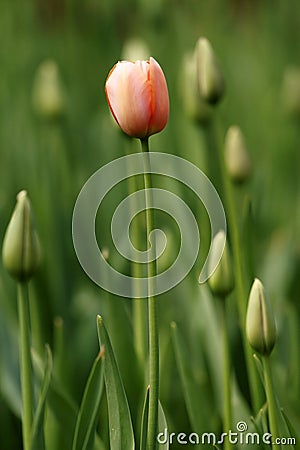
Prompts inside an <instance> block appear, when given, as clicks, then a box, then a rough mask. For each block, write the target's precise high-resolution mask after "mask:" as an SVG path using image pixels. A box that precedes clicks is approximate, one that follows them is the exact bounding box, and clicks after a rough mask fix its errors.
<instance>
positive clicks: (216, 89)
mask: <svg viewBox="0 0 300 450" xmlns="http://www.w3.org/2000/svg"><path fill="white" fill-rule="evenodd" d="M196 53H197V74H198V84H199V89H200V93H201V96H202V97H203V99H204V100H205V101H207V102H208V103H211V104H212V105H214V104H216V103H218V101H219V100H220V99H221V98H222V96H223V94H224V88H225V85H224V78H223V74H222V71H221V69H220V65H219V62H218V61H217V58H216V56H215V53H214V51H213V49H212V46H211V44H210V42H209V41H208V40H207V39H206V38H204V37H201V38H200V39H199V40H198V42H197V45H196Z"/></svg>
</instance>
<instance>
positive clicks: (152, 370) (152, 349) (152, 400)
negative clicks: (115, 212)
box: [141, 138, 159, 450]
mask: <svg viewBox="0 0 300 450" xmlns="http://www.w3.org/2000/svg"><path fill="white" fill-rule="evenodd" d="M141 143H142V150H143V152H144V153H145V155H146V158H145V167H144V184H145V198H146V224H147V238H149V235H150V233H151V231H152V230H154V214H153V208H152V205H153V201H152V193H151V188H152V177H151V172H150V159H149V142H148V138H146V139H143V140H141ZM155 251H156V249H155V242H154V241H152V248H151V251H150V257H149V261H148V264H147V268H148V273H147V276H148V321H149V385H150V390H149V414H148V433H147V442H148V449H149V450H155V448H156V436H157V423H158V392H159V346H158V323H157V305H156V298H155V296H154V283H153V277H154V276H155V275H156V273H157V270H156V258H155ZM153 256H154V257H153Z"/></svg>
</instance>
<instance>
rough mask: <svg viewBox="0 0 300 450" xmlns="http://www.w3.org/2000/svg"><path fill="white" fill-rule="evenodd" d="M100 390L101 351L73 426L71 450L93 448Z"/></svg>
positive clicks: (101, 377) (101, 378)
mask: <svg viewBox="0 0 300 450" xmlns="http://www.w3.org/2000/svg"><path fill="white" fill-rule="evenodd" d="M102 392H103V364H102V358H101V353H99V354H98V356H97V357H96V359H95V361H94V363H93V366H92V369H91V371H90V374H89V377H88V380H87V383H86V386H85V390H84V393H83V397H82V402H81V405H80V408H79V412H78V416H77V422H76V427H75V433H74V440H73V447H72V449H73V450H79V449H80V450H92V449H93V444H94V439H95V432H96V420H97V417H98V413H99V407H100V401H101V396H102Z"/></svg>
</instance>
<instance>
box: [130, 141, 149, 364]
mask: <svg viewBox="0 0 300 450" xmlns="http://www.w3.org/2000/svg"><path fill="white" fill-rule="evenodd" d="M128 140H129V139H128ZM130 144H131V139H130ZM131 149H132V146H131V145H130V150H131ZM130 153H131V152H129V151H128V152H127V154H130ZM127 183H128V192H129V194H133V193H135V192H136V191H137V190H138V188H139V183H138V182H137V179H136V177H129V178H128V181H127ZM135 206H136V205H135V200H134V196H132V197H130V208H131V212H132V213H134V212H135V210H136V208H135ZM140 225H141V223H140V220H139V217H135V219H134V220H133V221H132V224H131V231H132V233H131V236H132V243H133V245H134V247H135V248H137V249H139V248H140V243H141V239H140V238H141V229H140ZM131 275H132V289H133V297H134V298H133V305H132V306H133V309H132V316H133V340H134V347H135V351H136V355H137V359H138V364H139V367H140V369H141V370H143V368H144V367H145V362H146V355H147V340H148V336H147V305H146V302H145V301H144V299H141V298H140V292H139V287H138V286H139V285H138V283H136V282H135V279H137V278H140V277H141V276H142V275H143V274H142V267H141V264H140V263H137V262H135V261H132V262H131Z"/></svg>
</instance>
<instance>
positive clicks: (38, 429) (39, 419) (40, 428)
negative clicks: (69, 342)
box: [30, 345, 53, 450]
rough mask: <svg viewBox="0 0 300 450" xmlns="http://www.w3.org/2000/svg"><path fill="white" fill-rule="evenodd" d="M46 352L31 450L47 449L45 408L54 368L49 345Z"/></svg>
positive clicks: (33, 425) (32, 432)
mask: <svg viewBox="0 0 300 450" xmlns="http://www.w3.org/2000/svg"><path fill="white" fill-rule="evenodd" d="M45 351H46V362H45V368H44V376H43V380H42V384H41V391H40V395H39V400H38V405H37V408H36V412H35V415H34V419H33V424H32V429H31V439H30V450H35V449H36V448H39V449H40V450H44V449H45V438H44V417H45V406H46V399H47V393H48V390H49V386H50V381H51V375H52V368H53V361H52V353H51V350H50V347H49V345H46V346H45Z"/></svg>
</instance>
